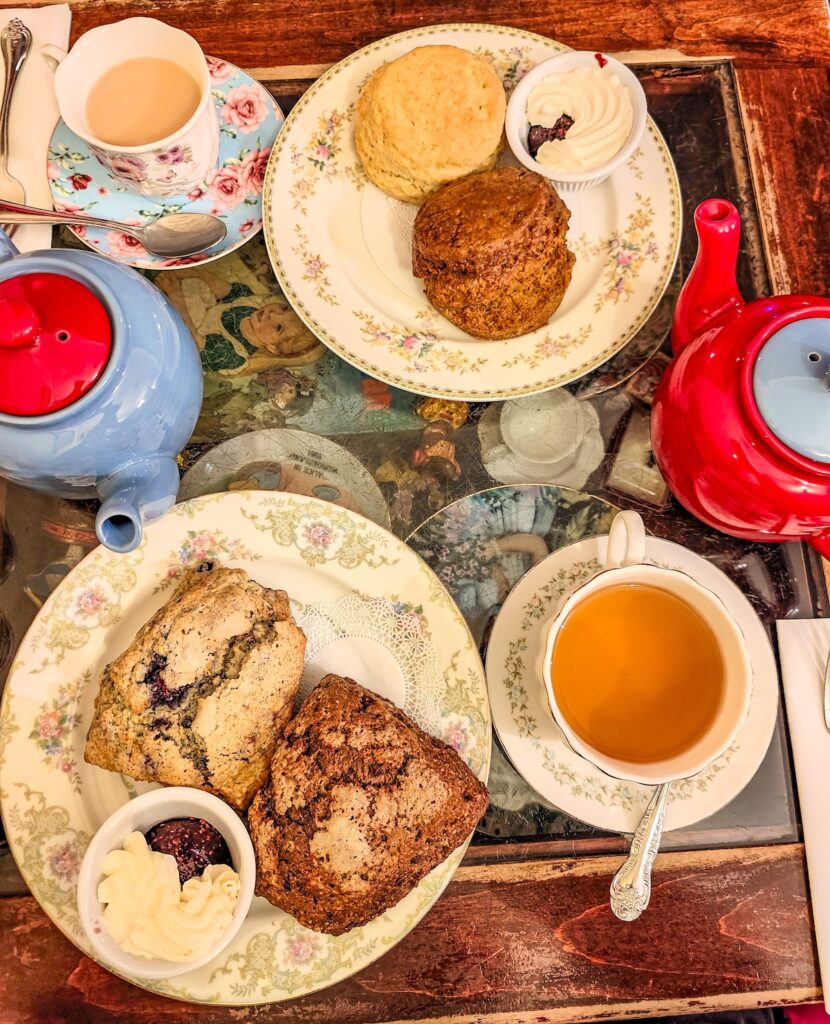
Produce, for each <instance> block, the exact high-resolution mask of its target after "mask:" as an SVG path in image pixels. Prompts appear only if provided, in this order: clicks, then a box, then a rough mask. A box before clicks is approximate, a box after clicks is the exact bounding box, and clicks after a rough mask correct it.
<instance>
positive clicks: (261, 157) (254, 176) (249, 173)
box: [239, 146, 271, 196]
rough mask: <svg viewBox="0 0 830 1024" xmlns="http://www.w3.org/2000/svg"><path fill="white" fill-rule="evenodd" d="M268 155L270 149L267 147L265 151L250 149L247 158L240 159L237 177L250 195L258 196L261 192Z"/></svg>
mask: <svg viewBox="0 0 830 1024" xmlns="http://www.w3.org/2000/svg"><path fill="white" fill-rule="evenodd" d="M270 155H271V147H270V146H269V147H268V148H267V149H252V150H251V152H250V153H248V154H247V156H245V157H243V158H242V163H241V165H240V167H239V177H240V180H241V181H242V183H243V184H244V186H245V188H246V189H247V190H248V192H249V193H250V194H251V195H254V196H258V195H260V194H261V192H262V186H263V183H264V182H265V168H266V167H267V166H268V157H269V156H270Z"/></svg>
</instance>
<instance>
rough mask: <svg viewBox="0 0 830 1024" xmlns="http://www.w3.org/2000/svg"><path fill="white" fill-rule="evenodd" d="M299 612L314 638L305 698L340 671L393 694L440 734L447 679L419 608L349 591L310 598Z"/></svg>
mask: <svg viewBox="0 0 830 1024" xmlns="http://www.w3.org/2000/svg"><path fill="white" fill-rule="evenodd" d="M296 618H297V624H298V625H299V626H300V628H301V629H302V630H303V632H304V633H305V635H306V637H307V640H308V643H307V645H306V660H305V667H304V669H303V677H302V681H301V683H300V693H299V697H298V699H299V700H304V699H305V698H306V697H307V696H308V694H309V693H310V692H311V690H312V689H313V688H314V687H315V686H316V685H317V683H319V682H320V680H321V679H322V677H323V676H324V675H326V674H327V673H329V672H335V673H337V674H338V675H341V676H349V677H350V678H352V679H354V680H356V681H357V682H359V683H360V684H361V685H362V686H365V687H367V688H368V689H370V690H374V691H375V693H379V694H380V695H381V696H382V697H388V698H389V700H391V701H392V702H393V703H395V704H397V705H398V707H400V708H403V710H404V711H405V712H406V713H407V714H408V715H409V716H410V717H411V718H413V719H414V720H415V721H416V722H417V723H418V725H419V726H420V727H421V728H422V729H424V730H425V731H426V732H429V733H431V734H432V735H436V734H439V735H440V732H441V708H440V699H441V693H442V691H443V689H444V681H443V679H442V677H441V674H440V672H439V670H438V659H437V657H436V654H435V648H434V646H433V643H432V639H431V637H430V635H429V633H428V631H427V628H426V623H425V622H424V621H423V619H422V617H421V616H420V615H419V614H418V612H417V611H416V610H415V609H413V608H412V607H411V606H409V605H406V604H403V603H401V604H392V603H391V602H389V601H386V600H384V599H383V598H364V597H360V596H359V595H358V594H346V595H344V596H343V597H339V598H337V600H336V601H321V602H319V603H315V604H310V605H308V606H307V607H305V608H303V609H302V611H297V613H296Z"/></svg>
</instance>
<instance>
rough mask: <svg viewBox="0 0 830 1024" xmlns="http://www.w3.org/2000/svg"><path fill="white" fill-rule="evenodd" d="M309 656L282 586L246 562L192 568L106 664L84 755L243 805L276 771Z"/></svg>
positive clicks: (124, 770) (112, 768)
mask: <svg viewBox="0 0 830 1024" xmlns="http://www.w3.org/2000/svg"><path fill="white" fill-rule="evenodd" d="M304 654H305V635H304V634H303V632H302V630H301V629H300V628H299V627H298V626H297V625H296V623H295V622H294V619H293V618H292V616H291V609H290V606H289V603H288V596H287V594H286V593H285V591H282V590H269V589H268V588H267V587H262V586H260V585H259V584H258V583H255V582H254V581H253V580H252V579H250V577H249V576H248V574H247V573H246V572H244V571H243V570H242V569H228V568H224V567H221V566H215V565H213V564H212V563H205V564H204V565H203V566H202V567H201V568H200V569H197V570H190V571H188V572H186V573H185V575H184V576H183V578H182V580H181V582H180V583H179V585H178V586H177V587H176V590H175V592H174V593H173V595H172V597H171V598H170V600H169V601H168V602H167V604H165V605H164V606H163V607H162V608H160V609H159V610H158V611H157V612H156V614H155V615H154V616H153V617H152V618H151V619H150V621H149V622H147V623H146V624H145V625H144V626H143V627H142V628H141V629H140V630H139V632H138V634H137V636H136V638H135V640H133V642H132V643H131V644H130V646H129V647H128V648H127V650H126V651H124V653H123V654H122V655H120V657H118V658H116V659H115V661H113V662H111V663H110V664H109V665H107V667H106V668H105V669H104V672H103V675H102V677H101V684H100V688H99V691H98V696H97V697H96V699H95V712H94V715H93V719H92V724H91V725H90V728H89V734H88V736H87V743H86V750H85V751H84V758H85V760H86V761H88V762H89V763H90V764H95V765H98V766H99V767H101V768H107V769H109V770H110V771H114V772H122V773H123V774H124V775H129V776H130V777H131V778H133V779H144V780H146V781H150V782H162V783H166V784H167V785H179V786H194V787H196V788H197V789H204V790H207V791H208V792H211V793H215V794H216V795H217V796H220V797H222V798H223V799H224V800H226V801H227V802H228V803H229V804H232V805H233V806H234V807H236V808H237V809H238V810H245V808H246V807H247V806H248V804H249V803H250V802H251V800H252V798H253V796H254V794H255V793H256V791H257V790H258V789H259V788H260V787H261V786H262V785H264V783H265V781H266V779H267V778H268V769H269V763H270V760H271V755H272V754H273V752H274V747H275V746H276V743H277V738H278V737H279V735H280V733H281V732H282V730H283V729H284V727H285V725H286V723H287V722H288V720H289V718H290V717H291V713H292V710H293V704H294V700H295V698H296V696H297V690H298V688H299V684H300V676H301V674H302V670H303V657H304Z"/></svg>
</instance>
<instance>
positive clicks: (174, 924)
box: [98, 832, 239, 963]
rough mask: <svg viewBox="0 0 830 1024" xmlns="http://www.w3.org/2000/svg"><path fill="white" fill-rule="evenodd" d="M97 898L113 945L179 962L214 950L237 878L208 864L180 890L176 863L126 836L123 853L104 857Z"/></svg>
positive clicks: (139, 839)
mask: <svg viewBox="0 0 830 1024" xmlns="http://www.w3.org/2000/svg"><path fill="white" fill-rule="evenodd" d="M102 872H103V875H104V878H103V880H102V881H101V882H100V883H99V885H98V899H99V900H100V901H101V903H104V904H106V907H105V910H104V913H103V915H102V919H103V922H104V925H105V926H106V928H107V931H109V933H110V935H112V937H113V938H114V939H115V941H116V942H117V943H118V945H119V946H120V947H121V948H122V949H123V950H124V951H125V952H126V953H132V955H133V956H139V957H145V958H147V959H158V960H169V961H171V962H174V963H183V962H185V961H187V960H191V959H196V958H198V957H199V956H201V955H202V954H204V953H207V952H208V950H209V949H210V948H211V947H212V946H213V945H215V943H216V942H217V941H218V940H219V939H220V938H221V936H222V933H223V932H224V931H225V929H226V928H227V927H228V925H229V924H230V923H231V918H232V917H233V911H234V907H235V906H236V901H237V899H238V898H239V875H238V874H237V873H236V872H235V871H234V870H233V868H230V867H228V866H227V865H226V864H210V865H208V867H206V868H205V870H204V871H203V872H202V874H201V875H200V876H199V877H198V878H191V879H189V880H188V881H187V882H185V883H184V885H182V884H181V883H180V882H179V869H178V867H177V865H176V860H175V858H174V857H171V856H170V855H169V854H167V853H156V852H154V851H153V850H151V849H150V848H149V846H148V845H147V840H146V839H145V838H144V836H143V835H142V834H141V833H140V832H131V833H130V834H129V835H128V836H127V838H126V839H125V840H124V842H123V844H122V849H120V850H112V851H111V852H110V853H108V854H107V856H106V857H105V858H104V864H103V867H102Z"/></svg>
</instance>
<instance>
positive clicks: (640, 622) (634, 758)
mask: <svg viewBox="0 0 830 1024" xmlns="http://www.w3.org/2000/svg"><path fill="white" fill-rule="evenodd" d="M550 678H551V682H552V684H553V692H554V695H555V698H556V703H557V704H558V706H559V709H560V711H561V713H562V715H563V716H564V717H565V719H567V721H568V724H569V725H570V727H571V729H572V730H573V731H574V732H575V733H576V734H577V736H579V737H580V738H581V739H582V740H583V741H584V742H585V743H587V744H588V745H589V746H591V747H592V748H594V749H595V750H597V751H599V752H601V753H602V754H604V755H605V756H606V757H611V758H615V759H618V760H621V761H628V762H633V763H640V764H649V763H653V762H656V761H665V760H667V759H669V758H673V757H677V756H678V755H681V754H683V753H684V752H685V751H687V750H689V749H690V748H692V747H693V746H694V745H695V744H696V743H698V742H699V741H700V740H701V739H702V738H703V737H704V736H705V735H706V733H707V731H708V730H709V729H710V727H711V726H712V725H713V723H714V722H715V719H716V718H717V716H718V712H719V711H720V708H721V705H722V702H723V699H724V688H725V668H724V662H723V657H722V655H721V651H720V645H719V644H718V640H717V638H716V636H715V634H714V632H713V631H712V629H711V628H710V627H709V625H708V624H707V623H706V621H705V620H704V619H703V617H702V616H701V615H700V614H698V612H697V611H695V609H694V608H692V607H691V605H689V604H687V603H686V602H685V601H683V600H682V599H681V598H679V597H677V596H675V594H673V593H670V592H669V591H668V590H663V589H661V588H660V587H657V586H651V585H649V584H644V583H636V582H635V583H620V584H617V585H616V586H609V587H605V588H604V589H600V590H596V591H595V592H594V593H592V594H589V595H587V596H586V597H585V599H584V600H582V601H580V602H579V603H578V604H576V605H575V606H574V607H573V608H572V609H571V610H570V611H569V612H568V614H567V616H566V617H565V619H564V621H563V623H562V625H561V628H560V630H559V633H558V635H557V637H556V642H555V644H554V647H553V653H552V656H551V666H550Z"/></svg>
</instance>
